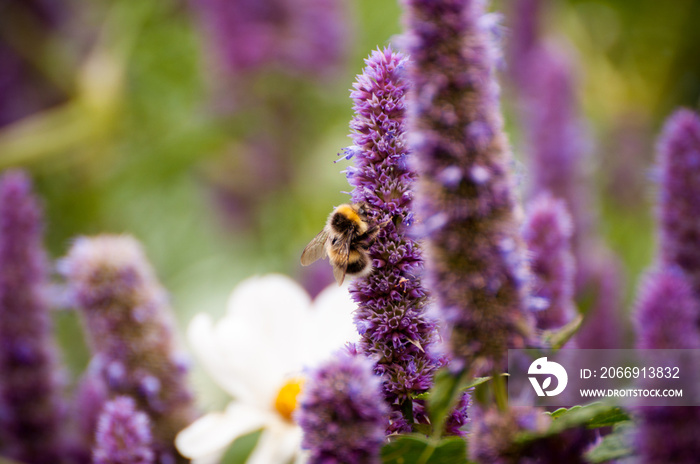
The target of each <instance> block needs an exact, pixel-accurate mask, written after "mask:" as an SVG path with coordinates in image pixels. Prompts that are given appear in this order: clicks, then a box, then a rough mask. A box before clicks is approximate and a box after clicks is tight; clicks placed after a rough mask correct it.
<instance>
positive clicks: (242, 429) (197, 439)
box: [175, 402, 266, 459]
mask: <svg viewBox="0 0 700 464" xmlns="http://www.w3.org/2000/svg"><path fill="white" fill-rule="evenodd" d="M265 421H266V416H265V414H263V413H261V412H260V411H258V410H257V409H255V408H251V407H249V406H247V405H244V404H241V403H239V402H231V403H230V404H229V405H228V407H227V408H226V411H225V412H223V413H210V414H207V415H205V416H204V417H202V418H200V419H197V420H196V421H195V422H194V423H192V424H191V425H190V426H188V427H187V428H185V429H184V430H182V431H181V432H180V433H178V434H177V437H176V438H175V446H176V447H177V449H178V451H180V453H181V454H182V455H183V456H185V457H188V458H197V459H203V458H209V457H211V456H215V455H217V454H220V453H223V452H224V451H225V450H226V448H227V447H228V445H230V444H231V442H233V440H235V439H236V438H238V437H239V436H241V435H245V434H246V433H250V432H252V431H254V430H257V429H259V428H261V427H262V426H264V425H265Z"/></svg>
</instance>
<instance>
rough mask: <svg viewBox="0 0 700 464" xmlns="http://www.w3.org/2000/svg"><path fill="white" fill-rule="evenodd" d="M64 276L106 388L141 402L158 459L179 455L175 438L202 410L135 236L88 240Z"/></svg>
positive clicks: (72, 255) (67, 261) (77, 246)
mask: <svg viewBox="0 0 700 464" xmlns="http://www.w3.org/2000/svg"><path fill="white" fill-rule="evenodd" d="M61 270H62V271H63V272H64V274H65V275H66V277H67V278H68V281H69V285H70V290H71V293H72V297H73V298H74V301H75V304H76V306H77V307H78V308H80V309H81V311H82V314H83V320H84V325H85V328H86V332H87V336H88V341H89V343H90V346H91V348H92V351H93V353H94V354H95V355H97V356H99V358H100V361H99V366H100V370H101V376H102V379H103V381H104V382H105V384H106V385H107V389H108V390H109V391H110V392H111V394H112V395H114V394H126V395H129V396H131V397H133V398H134V399H136V401H137V402H138V407H139V409H142V410H143V411H144V412H146V413H147V414H148V415H149V417H150V419H151V420H152V422H153V425H154V434H155V442H154V443H155V449H156V452H157V453H158V454H159V459H160V460H162V459H163V458H164V457H167V456H169V455H173V456H174V455H175V453H176V451H175V448H174V445H173V440H174V439H175V435H176V434H177V432H179V431H180V430H181V429H183V428H184V427H185V426H186V425H188V424H189V423H190V422H192V420H193V419H194V417H195V410H194V405H193V399H192V395H191V393H190V391H189V389H188V388H187V386H186V385H185V374H186V369H183V366H182V362H181V359H180V354H179V353H178V352H176V350H175V348H176V347H175V341H174V337H173V325H174V324H173V320H172V317H173V316H172V311H171V309H170V307H169V306H168V301H167V296H166V294H165V291H164V289H163V288H162V287H161V286H160V284H159V282H158V281H157V279H156V276H155V274H154V272H153V269H151V266H150V265H149V263H148V261H147V260H146V257H145V256H144V254H143V251H142V249H141V246H140V245H139V243H138V242H137V241H136V240H135V239H133V238H132V237H128V236H111V235H101V236H98V237H94V238H87V237H81V238H78V239H77V240H76V241H75V243H74V244H73V247H72V248H71V250H70V252H69V253H68V256H67V257H66V258H64V260H63V261H62V262H61Z"/></svg>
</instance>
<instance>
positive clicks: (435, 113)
mask: <svg viewBox="0 0 700 464" xmlns="http://www.w3.org/2000/svg"><path fill="white" fill-rule="evenodd" d="M404 3H405V4H406V7H407V12H408V14H407V27H408V41H409V51H410V53H411V59H412V63H411V64H412V66H411V68H412V74H411V78H412V85H413V86H414V87H413V88H412V92H413V93H412V101H411V102H410V105H411V106H410V108H411V113H410V115H409V118H410V125H411V137H412V138H411V147H412V150H413V152H414V153H415V160H416V163H415V166H416V170H417V172H418V174H419V176H420V177H419V182H418V189H417V197H416V199H417V203H418V205H419V209H418V212H419V213H420V217H421V219H422V221H423V226H424V228H425V232H426V233H427V236H428V243H427V254H426V257H427V268H428V271H429V275H428V276H429V279H430V281H429V284H430V285H429V288H430V289H431V294H432V295H433V296H434V297H435V299H436V302H437V305H438V306H439V308H440V309H441V311H442V312H443V315H444V320H445V321H446V324H448V325H449V326H451V327H452V334H451V338H450V341H449V346H450V348H451V351H452V352H453V353H454V357H455V360H459V361H460V362H461V363H463V365H464V367H467V366H469V367H472V368H474V369H475V371H476V372H484V370H486V371H488V372H489V373H490V371H491V369H493V368H495V367H501V366H502V365H503V364H504V361H505V356H506V353H507V349H508V348H522V347H524V346H525V344H526V340H528V338H529V337H530V327H529V323H530V321H529V320H528V319H529V317H530V316H529V315H528V314H527V312H526V311H524V309H525V306H526V296H525V289H526V287H527V285H528V284H529V271H528V269H527V266H526V264H525V257H524V246H523V243H522V240H521V238H520V237H519V235H518V234H517V232H518V223H517V220H516V216H515V214H514V208H515V200H514V197H513V184H512V180H511V177H510V172H509V169H510V163H511V158H510V151H509V149H508V144H507V141H506V138H505V135H504V133H503V131H502V119H501V114H500V109H499V105H498V94H499V89H498V85H497V83H496V80H495V75H494V49H493V45H492V44H491V43H490V42H489V38H490V33H489V30H488V29H487V26H488V24H486V21H484V18H485V16H484V10H483V6H484V5H483V2H481V1H477V0H447V1H441V2H434V1H429V0H406V1H405V2H404Z"/></svg>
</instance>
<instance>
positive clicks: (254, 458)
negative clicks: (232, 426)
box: [246, 421, 302, 464]
mask: <svg viewBox="0 0 700 464" xmlns="http://www.w3.org/2000/svg"><path fill="white" fill-rule="evenodd" d="M301 437H302V432H301V428H299V427H298V426H295V425H291V424H282V423H280V421H276V423H273V424H268V427H267V428H266V429H265V430H264V431H263V433H262V435H260V440H258V444H257V446H256V447H255V450H253V453H252V454H251V455H250V457H249V458H248V460H247V461H246V464H288V463H289V462H290V461H292V459H294V458H295V456H296V454H297V453H298V452H299V450H300V446H301Z"/></svg>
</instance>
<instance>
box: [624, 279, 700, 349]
mask: <svg viewBox="0 0 700 464" xmlns="http://www.w3.org/2000/svg"><path fill="white" fill-rule="evenodd" d="M698 314H700V303H699V302H698V301H697V298H696V297H695V295H694V293H693V288H692V287H691V285H690V282H689V280H688V279H687V278H686V276H685V275H684V274H683V272H682V271H681V270H680V269H677V268H676V269H670V268H663V269H660V270H655V271H651V272H649V273H647V275H646V276H645V277H644V279H643V280H642V282H641V283H640V285H639V291H638V296H637V303H636V310H635V317H636V318H635V322H636V326H637V348H641V349H696V348H697V349H700V329H698V327H697V325H696V321H697V318H698Z"/></svg>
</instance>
